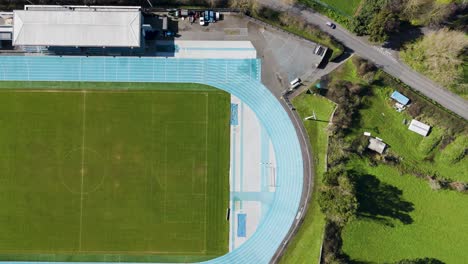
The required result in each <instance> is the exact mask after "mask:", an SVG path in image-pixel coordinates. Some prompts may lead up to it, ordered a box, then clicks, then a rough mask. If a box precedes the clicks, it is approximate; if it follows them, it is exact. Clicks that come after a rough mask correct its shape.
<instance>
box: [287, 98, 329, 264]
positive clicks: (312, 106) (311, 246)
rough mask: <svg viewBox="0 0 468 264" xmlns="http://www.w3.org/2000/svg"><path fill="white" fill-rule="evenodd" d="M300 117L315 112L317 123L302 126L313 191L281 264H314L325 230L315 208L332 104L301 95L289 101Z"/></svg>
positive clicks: (318, 256)
mask: <svg viewBox="0 0 468 264" xmlns="http://www.w3.org/2000/svg"><path fill="white" fill-rule="evenodd" d="M292 103H293V104H294V107H295V108H296V110H297V112H298V113H299V115H300V117H301V118H305V117H308V116H310V115H311V114H312V112H313V111H315V114H316V117H317V119H318V120H320V121H313V120H306V121H304V126H305V128H306V130H307V134H308V136H309V140H310V145H311V147H312V155H313V164H314V172H315V177H314V189H313V192H312V197H311V199H310V202H309V208H308V210H307V214H306V216H305V218H304V222H303V223H302V225H301V227H300V229H299V232H298V233H297V234H296V235H295V237H294V238H293V240H292V241H291V243H290V244H289V246H288V247H287V249H286V251H285V254H284V256H283V257H282V258H281V263H284V264H287V263H318V260H319V258H320V248H321V245H322V238H323V232H324V228H325V216H324V214H323V213H322V212H321V211H320V207H319V205H318V200H317V196H318V190H319V189H320V186H322V178H323V173H324V172H325V166H326V153H327V145H328V135H327V126H328V123H327V122H328V120H329V119H330V116H331V114H332V112H333V109H334V108H335V105H334V104H333V103H332V102H330V101H329V100H328V99H326V98H324V97H322V96H316V95H310V94H306V93H303V94H301V95H300V96H298V97H296V98H294V99H293V100H292Z"/></svg>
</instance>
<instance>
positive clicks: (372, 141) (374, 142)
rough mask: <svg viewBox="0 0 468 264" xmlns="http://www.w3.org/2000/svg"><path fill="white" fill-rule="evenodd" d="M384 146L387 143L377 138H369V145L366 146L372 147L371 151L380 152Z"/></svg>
mask: <svg viewBox="0 0 468 264" xmlns="http://www.w3.org/2000/svg"><path fill="white" fill-rule="evenodd" d="M386 146H387V144H385V143H383V142H382V141H381V140H378V139H377V138H369V145H368V146H367V147H368V148H369V149H372V150H373V151H376V152H378V153H380V154H382V153H383V152H384V150H385V147H386Z"/></svg>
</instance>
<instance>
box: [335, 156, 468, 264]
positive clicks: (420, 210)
mask: <svg viewBox="0 0 468 264" xmlns="http://www.w3.org/2000/svg"><path fill="white" fill-rule="evenodd" d="M351 164H352V167H353V168H354V169H358V170H360V171H361V173H364V174H366V175H367V176H366V178H368V179H367V181H366V182H361V183H360V184H358V186H360V187H358V188H362V189H363V191H367V192H368V193H371V195H369V196H370V198H372V202H371V203H369V204H370V205H372V209H371V211H372V212H374V213H377V216H378V217H379V218H380V220H377V219H372V218H359V219H357V220H354V221H352V222H350V223H349V224H347V225H346V227H345V229H344V232H343V234H342V236H343V250H344V252H345V253H346V254H348V255H349V256H350V257H351V258H352V259H354V260H358V261H363V262H364V263H391V262H396V261H398V260H401V259H404V258H411V259H412V258H423V257H431V258H436V259H439V260H441V261H443V262H444V263H447V264H458V263H465V260H466V259H467V258H468V252H467V251H466V245H467V243H468V238H467V236H466V234H467V233H468V223H467V221H466V219H468V210H466V208H468V198H467V197H466V194H461V193H458V192H455V191H433V190H431V189H430V187H429V185H428V184H427V183H426V182H425V181H423V180H420V179H418V178H416V177H414V176H411V175H406V174H405V175H400V174H399V172H398V171H397V170H396V169H395V168H393V167H391V166H385V165H381V166H377V167H370V166H367V164H366V162H362V161H357V160H354V161H352V162H351ZM369 179H371V180H369ZM389 212H391V213H389ZM391 215H393V216H391ZM399 218H401V219H404V220H403V221H401V220H399ZM405 222H406V223H405Z"/></svg>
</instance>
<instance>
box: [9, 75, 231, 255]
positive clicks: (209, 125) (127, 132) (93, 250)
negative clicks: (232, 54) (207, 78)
mask: <svg viewBox="0 0 468 264" xmlns="http://www.w3.org/2000/svg"><path fill="white" fill-rule="evenodd" d="M0 88H2V89H0V208H1V210H0V233H1V235H0V260H52V261H53V260H56V261H58V260H61V261H191V260H204V259H208V258H213V257H216V256H219V255H223V254H225V253H227V250H228V236H229V235H228V222H227V221H226V219H225V214H226V208H227V207H228V200H229V109H230V104H229V103H230V96H229V94H227V93H225V92H223V91H220V90H216V89H214V88H211V87H208V86H202V85H198V84H125V83H115V84H112V83H21V82H3V83H0ZM129 88H132V90H131V91H129V90H127V89H129ZM135 89H138V90H135Z"/></svg>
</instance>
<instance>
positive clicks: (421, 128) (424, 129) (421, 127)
mask: <svg viewBox="0 0 468 264" xmlns="http://www.w3.org/2000/svg"><path fill="white" fill-rule="evenodd" d="M408 129H409V130H411V131H413V132H416V133H418V134H419V135H421V136H424V137H425V136H427V134H429V131H430V130H431V127H430V126H429V125H427V124H424V123H422V122H419V121H418V120H416V119H413V120H411V123H410V125H409V127H408Z"/></svg>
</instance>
